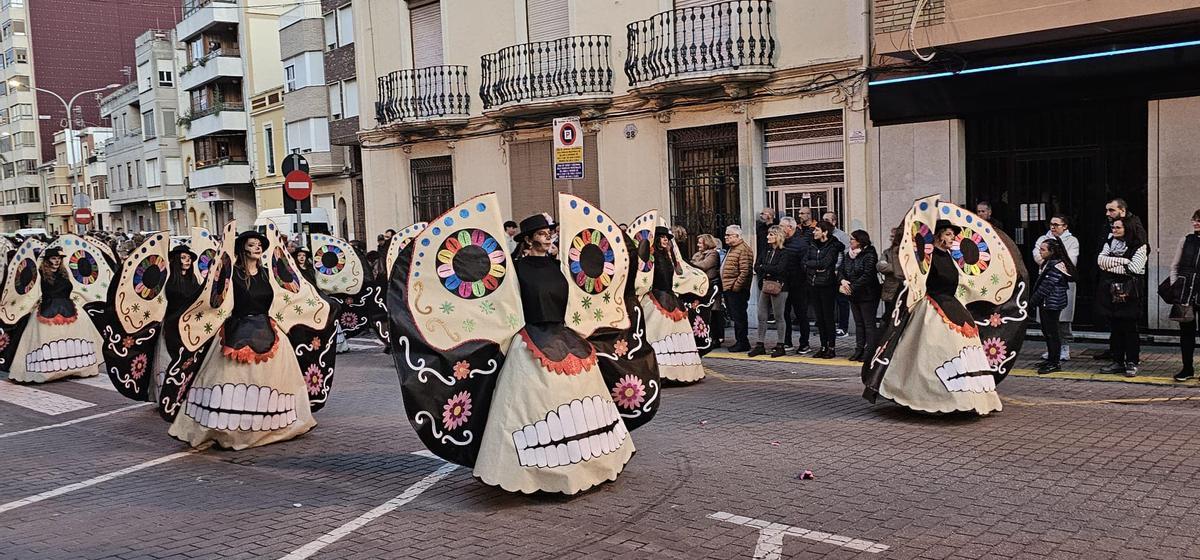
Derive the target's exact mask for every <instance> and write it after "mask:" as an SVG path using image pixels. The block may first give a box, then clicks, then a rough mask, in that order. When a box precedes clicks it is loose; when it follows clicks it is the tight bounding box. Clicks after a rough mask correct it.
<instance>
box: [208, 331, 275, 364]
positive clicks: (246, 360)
mask: <svg viewBox="0 0 1200 560" xmlns="http://www.w3.org/2000/svg"><path fill="white" fill-rule="evenodd" d="M220 336H221V354H222V355H223V356H225V357H226V358H229V359H231V360H233V361H235V362H241V363H243V364H261V363H265V362H267V361H270V359H271V358H274V357H275V352H277V351H278V350H279V335H278V334H276V335H275V343H274V344H272V345H271V349H270V350H267V351H266V352H263V353H261V354H259V353H258V352H255V351H254V349H253V348H251V347H249V346H243V347H241V348H237V349H234V348H230V347H228V346H226V345H225V327H221V333H220Z"/></svg>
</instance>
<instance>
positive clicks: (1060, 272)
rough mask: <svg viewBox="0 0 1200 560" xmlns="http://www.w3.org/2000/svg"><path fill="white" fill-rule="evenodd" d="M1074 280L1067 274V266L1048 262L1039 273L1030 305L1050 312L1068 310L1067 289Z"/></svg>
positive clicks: (1056, 261) (1053, 261) (1060, 262)
mask: <svg viewBox="0 0 1200 560" xmlns="http://www.w3.org/2000/svg"><path fill="white" fill-rule="evenodd" d="M1072 281H1073V279H1072V278H1071V275H1070V274H1068V273H1067V266H1066V265H1064V264H1063V263H1062V261H1059V260H1052V261H1046V263H1045V264H1043V265H1042V270H1041V271H1040V272H1039V273H1038V279H1037V287H1035V288H1034V289H1033V297H1031V298H1030V299H1029V303H1030V304H1031V305H1033V307H1034V308H1038V307H1043V308H1045V309H1047V310H1049V311H1062V310H1063V309H1066V308H1067V288H1068V287H1069V285H1070V282H1072Z"/></svg>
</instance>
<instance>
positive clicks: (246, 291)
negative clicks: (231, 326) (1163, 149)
mask: <svg viewBox="0 0 1200 560" xmlns="http://www.w3.org/2000/svg"><path fill="white" fill-rule="evenodd" d="M267 274H269V272H268V271H267V268H266V267H262V266H260V267H259V268H258V274H255V275H253V276H249V280H250V282H249V286H247V283H246V280H247V275H246V273H244V272H243V271H242V269H241V268H240V267H234V268H233V278H232V281H233V316H234V317H245V316H247V315H265V314H266V313H267V312H268V311H270V309H271V300H272V299H273V298H274V297H275V292H274V290H272V289H271V281H270V280H269V279H267Z"/></svg>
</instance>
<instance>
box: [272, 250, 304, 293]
mask: <svg viewBox="0 0 1200 560" xmlns="http://www.w3.org/2000/svg"><path fill="white" fill-rule="evenodd" d="M271 269H272V272H273V273H274V274H275V281H276V282H277V283H278V284H279V285H280V286H282V287H283V289H285V290H287V291H289V292H292V293H293V294H298V293H300V280H299V278H298V275H297V274H296V271H294V270H292V266H291V265H290V264H288V261H287V256H286V255H285V254H284V252H283V249H282V248H281V247H276V248H275V258H273V259H271Z"/></svg>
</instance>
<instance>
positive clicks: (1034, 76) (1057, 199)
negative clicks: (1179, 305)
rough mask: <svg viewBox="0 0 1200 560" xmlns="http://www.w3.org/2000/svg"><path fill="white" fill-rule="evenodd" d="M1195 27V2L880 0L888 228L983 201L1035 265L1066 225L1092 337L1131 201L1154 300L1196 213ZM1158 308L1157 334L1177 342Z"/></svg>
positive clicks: (876, 30)
mask: <svg viewBox="0 0 1200 560" xmlns="http://www.w3.org/2000/svg"><path fill="white" fill-rule="evenodd" d="M918 8H920V10H919V11H918ZM1197 21H1200V7H1197V5H1196V3H1195V2H1191V1H1184V0H1147V1H1145V2H1122V1H1120V0H1067V1H1045V0H1035V1H1025V0H1022V1H1016V0H995V1H992V2H977V1H971V0H930V1H924V0H922V1H916V0H875V1H874V18H873V42H874V52H875V54H876V59H875V61H874V64H875V65H876V66H877V67H878V68H879V70H878V71H877V72H875V73H874V75H873V76H872V79H871V82H870V85H869V99H870V102H871V103H870V118H871V120H872V122H873V127H872V128H871V131H870V135H871V136H870V137H871V142H872V144H874V145H875V148H873V149H872V152H871V153H872V156H873V157H872V167H873V168H874V170H875V171H874V173H873V176H874V177H876V178H877V183H876V185H875V187H874V189H873V191H875V192H877V197H878V201H879V205H878V207H879V209H880V214H879V216H878V217H877V218H875V219H878V220H879V223H878V226H877V227H879V228H880V229H885V228H888V227H890V226H892V225H894V224H895V223H897V222H898V220H899V219H900V217H901V216H902V213H903V211H904V209H905V208H907V202H906V201H908V200H912V199H913V198H915V197H916V196H920V195H925V194H929V193H934V192H940V193H943V194H944V195H947V196H949V197H950V198H952V199H954V200H956V201H960V202H967V203H970V204H974V203H975V202H976V201H978V200H988V201H990V202H991V203H992V206H993V209H994V210H995V212H996V216H997V217H998V218H999V219H1000V221H1001V222H1002V223H1003V224H1004V225H1005V226H1006V229H1007V230H1008V233H1009V234H1010V235H1011V236H1012V238H1013V240H1014V241H1015V242H1016V243H1017V245H1018V246H1019V247H1020V249H1021V252H1022V253H1023V254H1024V255H1025V258H1026V260H1027V261H1029V262H1027V264H1030V265H1032V252H1033V250H1034V247H1033V244H1034V243H1035V242H1036V240H1037V238H1038V237H1039V236H1041V235H1042V234H1044V233H1045V232H1046V231H1047V230H1048V227H1047V223H1048V221H1049V220H1050V218H1051V217H1052V216H1054V215H1055V214H1063V215H1065V216H1067V218H1068V220H1069V223H1070V224H1071V230H1072V232H1073V233H1074V234H1075V236H1076V237H1077V238H1078V239H1079V242H1080V246H1081V256H1080V261H1081V263H1080V264H1081V266H1080V267H1079V270H1080V276H1079V278H1078V283H1079V286H1080V289H1079V291H1078V298H1079V305H1077V306H1076V309H1077V312H1076V325H1077V327H1079V328H1082V329H1084V330H1087V329H1089V328H1090V326H1091V325H1094V324H1096V322H1097V317H1095V315H1094V309H1095V306H1094V305H1093V302H1094V298H1095V297H1096V296H1095V290H1094V286H1095V283H1096V278H1095V274H1096V267H1095V266H1094V262H1095V256H1096V254H1097V252H1098V251H1099V249H1100V247H1101V244H1102V243H1103V240H1104V237H1105V235H1106V234H1107V221H1106V220H1105V219H1104V204H1105V203H1106V202H1107V201H1108V200H1110V199H1112V198H1118V197H1119V198H1123V199H1125V200H1126V201H1128V204H1129V207H1130V209H1131V210H1132V211H1133V212H1134V213H1135V214H1137V215H1138V216H1140V217H1142V218H1143V220H1144V221H1145V222H1146V226H1147V228H1148V229H1149V233H1150V245H1151V247H1152V248H1153V250H1152V252H1151V254H1150V261H1151V262H1150V268H1149V279H1148V280H1149V285H1150V286H1154V285H1156V284H1157V283H1158V282H1159V281H1160V280H1161V279H1162V278H1163V277H1164V275H1165V274H1167V273H1168V272H1169V270H1168V268H1169V266H1170V264H1171V260H1172V259H1173V258H1174V250H1175V247H1176V246H1177V244H1178V242H1179V239H1180V238H1181V237H1182V236H1183V235H1186V234H1187V233H1189V232H1190V231H1191V223H1190V221H1189V220H1190V218H1191V214H1192V212H1194V211H1195V210H1196V209H1197V208H1200V202H1198V201H1200V197H1197V192H1198V191H1197V187H1196V185H1197V180H1198V179H1200V158H1197V157H1195V154H1194V152H1195V146H1196V143H1197V141H1198V140H1200V131H1198V130H1197V127H1196V126H1195V123H1197V122H1200V72H1198V70H1200V43H1198V42H1197V39H1200V29H1198V28H1197ZM1089 262H1090V263H1093V264H1091V265H1088V264H1087V263H1089ZM1148 300H1149V301H1148V302H1147V303H1148V309H1147V314H1146V315H1147V317H1148V321H1146V323H1145V324H1146V326H1149V327H1151V328H1168V327H1170V328H1173V324H1171V323H1168V322H1167V321H1166V314H1167V308H1166V307H1163V306H1161V305H1160V303H1159V301H1158V298H1154V297H1151V298H1148ZM1077 330H1078V329H1077Z"/></svg>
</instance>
